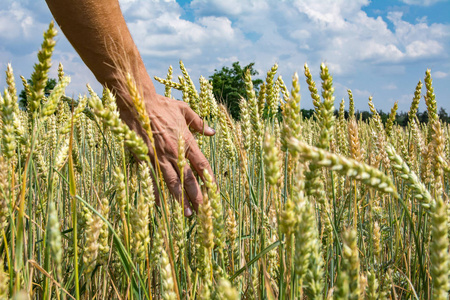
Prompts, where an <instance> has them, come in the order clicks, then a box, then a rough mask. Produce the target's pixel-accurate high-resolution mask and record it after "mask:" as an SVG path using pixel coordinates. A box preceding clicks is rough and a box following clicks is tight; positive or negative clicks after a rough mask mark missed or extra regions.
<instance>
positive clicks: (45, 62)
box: [28, 21, 57, 113]
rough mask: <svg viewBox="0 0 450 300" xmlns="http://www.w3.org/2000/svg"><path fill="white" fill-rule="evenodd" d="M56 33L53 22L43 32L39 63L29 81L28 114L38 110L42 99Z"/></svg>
mask: <svg viewBox="0 0 450 300" xmlns="http://www.w3.org/2000/svg"><path fill="white" fill-rule="evenodd" d="M56 34H57V31H56V29H55V24H54V23H53V21H52V22H51V23H50V25H49V26H48V29H47V31H46V32H44V41H43V42H42V45H41V50H39V52H38V60H39V62H38V63H37V64H35V65H34V72H33V74H32V75H31V81H32V83H33V85H32V86H31V89H30V92H31V93H30V99H29V103H28V109H29V111H30V113H34V112H36V111H37V109H38V108H39V105H40V104H41V100H42V99H43V97H44V89H45V85H46V84H47V79H48V71H49V70H50V67H51V66H52V62H51V57H52V53H53V49H54V48H55V44H56V41H55V39H54V38H55V36H56Z"/></svg>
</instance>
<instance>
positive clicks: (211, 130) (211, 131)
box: [208, 127, 216, 135]
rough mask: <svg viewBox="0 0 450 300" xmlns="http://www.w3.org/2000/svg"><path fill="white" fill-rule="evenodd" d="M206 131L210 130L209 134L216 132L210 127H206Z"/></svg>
mask: <svg viewBox="0 0 450 300" xmlns="http://www.w3.org/2000/svg"><path fill="white" fill-rule="evenodd" d="M208 131H209V132H210V134H211V135H213V134H216V131H215V130H214V129H212V128H211V127H208Z"/></svg>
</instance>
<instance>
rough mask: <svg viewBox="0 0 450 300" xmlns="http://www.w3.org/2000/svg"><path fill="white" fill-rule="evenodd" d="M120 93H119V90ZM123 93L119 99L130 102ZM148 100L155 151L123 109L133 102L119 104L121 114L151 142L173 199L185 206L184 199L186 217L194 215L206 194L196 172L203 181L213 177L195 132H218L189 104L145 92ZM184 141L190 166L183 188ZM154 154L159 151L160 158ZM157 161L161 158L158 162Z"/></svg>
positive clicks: (141, 131) (131, 115)
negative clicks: (180, 154) (180, 159)
mask: <svg viewBox="0 0 450 300" xmlns="http://www.w3.org/2000/svg"><path fill="white" fill-rule="evenodd" d="M116 91H117V90H116ZM122 91H123V93H121V92H120V91H119V93H118V95H117V96H118V98H122V99H123V98H128V95H124V93H126V92H125V91H124V90H122ZM144 95H146V98H145V100H144V104H145V109H146V113H147V115H148V116H149V118H150V123H151V127H152V133H153V139H154V146H155V147H154V148H153V145H152V143H151V141H150V139H149V138H148V136H147V134H146V133H145V131H144V130H143V128H142V126H140V124H139V122H138V121H137V119H136V115H135V114H134V113H133V112H132V111H133V109H130V107H128V109H126V108H125V107H120V106H121V105H120V104H121V103H130V101H129V100H128V101H126V100H125V99H124V100H125V101H119V102H118V105H119V110H120V112H121V117H122V119H123V120H124V121H125V122H126V123H127V124H128V125H129V126H130V127H131V128H132V129H134V130H136V131H137V132H138V133H139V134H140V135H141V136H142V137H144V140H145V141H146V142H147V145H148V148H149V156H150V161H151V162H152V164H153V165H154V164H155V161H157V162H158V164H159V166H160V169H161V173H162V175H163V178H164V181H165V182H166V184H167V187H168V188H169V191H170V192H171V193H172V195H173V196H174V197H175V198H176V199H177V200H178V201H179V202H181V199H182V198H181V196H182V195H183V199H184V201H183V204H184V214H185V216H191V215H192V209H194V210H196V211H197V209H198V206H199V204H201V203H202V200H203V198H202V192H201V190H200V187H199V184H198V182H197V179H196V177H195V174H194V172H193V170H195V172H196V173H197V174H199V175H200V177H201V178H202V179H203V171H204V170H205V169H206V170H207V171H208V172H209V174H213V173H212V170H211V167H210V165H209V163H208V160H207V159H206V158H205V156H204V155H203V153H202V152H201V150H200V149H199V147H198V145H197V143H196V141H195V138H194V136H193V134H192V133H191V131H190V130H189V128H190V129H191V130H192V131H195V132H198V133H200V134H204V135H206V136H212V135H214V134H215V131H214V129H212V128H210V127H209V126H207V125H206V124H205V122H204V121H203V120H202V119H201V118H200V117H199V116H198V115H197V114H196V113H195V112H194V111H193V110H192V109H191V108H190V107H189V106H188V104H187V103H185V102H182V101H178V100H174V99H170V98H166V97H163V96H160V95H157V94H156V93H154V92H152V91H149V92H147V93H145V92H144ZM180 136H181V137H182V138H183V139H184V143H185V149H186V152H185V156H186V158H187V159H188V160H189V161H190V166H189V165H185V167H184V171H183V173H184V180H183V186H181V180H180V169H179V167H178V164H177V160H178V139H179V137H180ZM154 150H156V157H155V153H154ZM155 158H157V159H156V160H155ZM155 196H156V201H157V203H158V204H159V194H158V193H156V194H155Z"/></svg>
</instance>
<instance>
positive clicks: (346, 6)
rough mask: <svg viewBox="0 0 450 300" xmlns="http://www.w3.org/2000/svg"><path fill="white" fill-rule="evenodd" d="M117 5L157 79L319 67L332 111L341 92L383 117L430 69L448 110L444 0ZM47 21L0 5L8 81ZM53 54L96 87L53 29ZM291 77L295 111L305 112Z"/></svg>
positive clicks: (449, 26)
mask: <svg viewBox="0 0 450 300" xmlns="http://www.w3.org/2000/svg"><path fill="white" fill-rule="evenodd" d="M119 2H120V3H121V6H122V10H123V13H124V16H125V19H126V20H127V23H128V25H129V28H130V31H131V33H132V35H133V37H134V39H135V41H136V43H137V45H138V48H139V49H140V51H141V54H142V57H143V59H144V62H145V64H146V66H147V69H148V71H149V73H150V75H151V76H153V75H158V76H165V74H166V71H167V68H168V67H169V65H172V66H173V67H174V70H175V75H179V74H180V72H179V69H178V68H177V66H178V61H179V60H180V59H181V60H183V62H184V64H185V65H186V66H187V67H188V70H189V71H190V74H191V76H192V77H193V78H194V80H197V79H198V78H199V77H200V75H203V76H205V77H208V76H209V75H211V74H212V73H213V72H214V69H220V68H221V67H222V66H230V65H231V64H232V63H233V62H235V61H240V62H241V65H246V64H248V63H250V62H255V67H256V69H257V70H258V71H259V73H260V77H264V76H265V73H266V72H267V70H269V69H270V67H271V66H272V65H273V64H274V63H278V64H279V75H281V76H282V77H283V79H284V81H285V82H286V83H289V81H290V78H291V76H292V75H293V73H294V72H298V73H299V74H301V73H303V65H304V64H305V63H308V65H309V66H310V68H311V71H312V73H313V77H314V78H315V80H316V81H317V82H318V81H319V77H318V73H319V66H320V63H321V62H325V63H326V64H327V65H328V66H329V68H330V70H331V73H332V75H333V77H334V86H335V96H336V103H335V107H338V106H339V101H340V100H341V99H343V98H344V99H345V100H346V103H348V98H347V93H346V90H347V89H348V88H349V89H351V90H352V91H353V94H354V96H355V101H356V107H357V109H360V110H368V106H367V99H368V97H369V96H373V100H374V103H375V106H376V107H377V109H382V110H383V111H388V110H390V108H391V107H392V106H393V104H394V102H395V101H399V110H401V111H408V110H409V106H410V103H411V100H412V97H413V92H414V88H415V86H416V84H417V82H418V81H419V80H423V77H424V74H425V71H426V69H427V68H430V69H431V71H432V77H433V84H434V89H435V93H436V99H437V101H438V106H439V107H444V108H445V109H446V110H447V112H450V59H449V54H450V0H393V1H387V0H376V1H369V0H315V1H312V0H309V1H307V0H228V1H223V0H179V1H175V0H120V1H119ZM50 20H52V16H51V14H50V12H49V10H48V8H47V6H46V3H45V1H44V0H38V1H36V0H16V1H12V0H0V67H2V68H3V70H6V64H7V63H8V62H11V63H12V65H13V68H14V71H15V75H16V78H17V79H18V78H19V75H24V76H25V77H27V78H28V77H29V76H30V74H31V72H32V67H33V64H34V63H35V61H36V53H37V50H38V49H39V46H40V43H41V41H42V32H43V31H44V30H45V29H46V27H47V26H48V23H49V22H50ZM53 58H54V62H55V64H54V65H55V67H54V68H53V69H52V71H51V72H52V74H51V76H53V77H56V66H57V63H58V62H62V63H63V65H64V67H65V71H66V74H69V75H70V76H71V78H72V83H71V84H70V86H69V89H68V91H69V94H72V95H74V96H76V95H77V94H85V93H86V88H85V84H86V83H90V84H91V85H93V86H94V87H95V88H96V89H97V90H99V91H100V89H101V87H100V85H99V84H97V83H96V81H95V78H94V76H93V75H92V74H91V73H90V71H89V70H88V69H87V68H86V67H85V66H84V65H83V63H82V61H81V60H80V58H79V57H78V55H77V54H76V52H75V51H74V50H73V49H72V47H71V46H70V44H69V43H68V42H67V40H66V39H65V37H64V35H63V34H62V33H60V34H59V35H58V43H57V46H56V50H55V54H54V57H53ZM175 78H176V77H175ZM300 78H302V81H301V93H302V102H301V106H302V107H303V108H312V102H311V99H310V96H309V94H308V93H307V87H306V84H305V82H304V79H303V78H304V77H303V76H301V77H300ZM4 79H5V75H4V72H1V73H0V81H1V82H5V80H4ZM19 82H20V81H18V82H17V85H18V86H20V83H19ZM4 85H5V84H4ZM155 85H156V86H157V90H158V91H159V92H161V93H162V92H163V87H161V86H159V84H158V83H155ZM420 108H421V110H424V109H425V106H424V104H423V101H422V104H421V106H420Z"/></svg>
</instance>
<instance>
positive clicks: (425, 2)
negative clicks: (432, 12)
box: [400, 0, 447, 6]
mask: <svg viewBox="0 0 450 300" xmlns="http://www.w3.org/2000/svg"><path fill="white" fill-rule="evenodd" d="M400 1H402V2H403V3H406V4H409V5H418V6H431V5H434V4H436V3H439V2H445V1H447V0H400Z"/></svg>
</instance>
